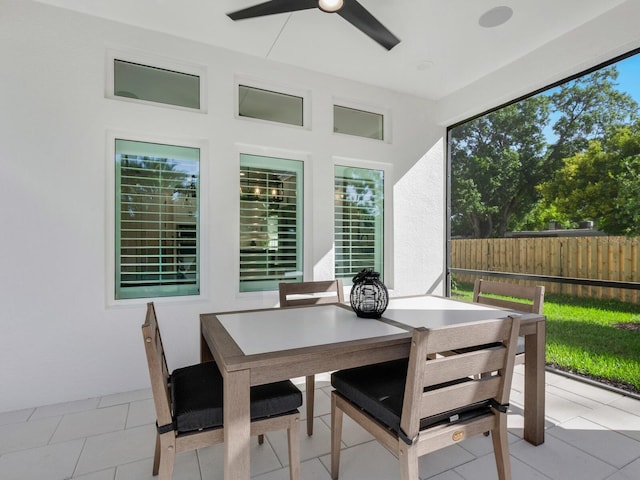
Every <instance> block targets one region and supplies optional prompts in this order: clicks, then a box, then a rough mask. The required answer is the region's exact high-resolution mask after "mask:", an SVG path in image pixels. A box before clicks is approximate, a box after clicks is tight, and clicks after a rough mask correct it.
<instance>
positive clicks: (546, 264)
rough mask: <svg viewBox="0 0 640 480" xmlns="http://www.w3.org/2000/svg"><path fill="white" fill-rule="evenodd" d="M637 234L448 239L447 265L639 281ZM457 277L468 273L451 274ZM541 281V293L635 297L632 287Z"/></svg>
mask: <svg viewBox="0 0 640 480" xmlns="http://www.w3.org/2000/svg"><path fill="white" fill-rule="evenodd" d="M639 253H640V237H634V238H627V237H543V238H536V237H533V238H479V239H456V240H451V267H452V268H460V269H470V270H489V271H495V272H513V273H520V274H534V275H549V276H557V277H574V278H580V279H591V280H614V281H623V282H640V256H639ZM454 278H455V280H456V281H457V282H473V281H474V280H475V278H476V276H474V275H468V274H460V273H456V274H455V275H454ZM516 281H517V282H518V283H523V284H525V283H528V284H531V283H538V284H539V283H543V284H544V285H545V289H546V292H547V293H564V294H568V295H576V296H587V297H598V298H615V299H619V300H622V301H626V302H638V301H639V299H640V292H639V291H638V290H637V289H623V288H606V287H595V286H586V285H572V284H568V283H567V284H565V283H557V282H553V283H551V282H548V283H545V282H530V281H525V280H516Z"/></svg>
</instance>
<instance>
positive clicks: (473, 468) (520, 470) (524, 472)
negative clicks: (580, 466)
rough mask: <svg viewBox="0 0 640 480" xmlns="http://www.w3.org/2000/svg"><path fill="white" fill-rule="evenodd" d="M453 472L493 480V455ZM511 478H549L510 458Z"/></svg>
mask: <svg viewBox="0 0 640 480" xmlns="http://www.w3.org/2000/svg"><path fill="white" fill-rule="evenodd" d="M454 471H455V472H456V473H458V474H460V476H461V477H462V478H463V479H464V480H495V479H496V478H498V472H497V470H496V460H495V457H494V456H493V453H491V454H489V455H485V456H483V457H480V458H478V459H476V460H473V461H472V462H469V463H465V464H464V465H462V466H460V467H458V468H456V469H455V470H454ZM511 476H512V478H514V479H517V480H549V477H546V476H545V475H543V474H542V473H540V472H538V471H536V470H535V469H533V468H531V467H530V466H528V465H526V464H524V463H522V462H521V461H519V460H518V459H515V458H511ZM573 478H580V477H568V478H567V480H570V479H571V480H573ZM436 479H439V477H435V478H434V479H433V480H436ZM429 480H432V479H429Z"/></svg>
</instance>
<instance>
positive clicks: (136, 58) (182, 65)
mask: <svg viewBox="0 0 640 480" xmlns="http://www.w3.org/2000/svg"><path fill="white" fill-rule="evenodd" d="M115 60H122V61H125V62H131V63H137V64H140V65H145V66H148V67H154V68H161V69H165V70H171V71H174V72H178V73H185V74H188V75H196V76H198V77H200V108H199V109H198V108H190V107H182V106H180V105H170V104H167V103H161V102H151V101H149V100H140V99H137V98H129V97H121V96H119V95H116V94H115V92H114V80H115V77H114V61H115ZM207 84H208V82H207V67H206V66H204V65H198V64H195V63H187V62H184V61H181V60H175V59H172V58H166V57H162V56H159V55H152V54H149V53H143V52H138V51H133V50H128V49H116V48H110V49H107V51H106V55H105V83H104V85H105V91H104V96H105V98H109V99H112V100H117V101H119V102H129V103H138V104H141V105H148V106H153V107H161V108H169V109H173V110H181V111H183V112H192V113H193V112H199V113H207V98H208V95H207Z"/></svg>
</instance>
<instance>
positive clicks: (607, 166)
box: [540, 122, 640, 235]
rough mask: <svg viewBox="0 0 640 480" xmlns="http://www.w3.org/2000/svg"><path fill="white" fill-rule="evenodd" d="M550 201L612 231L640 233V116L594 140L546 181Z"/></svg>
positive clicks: (572, 216)
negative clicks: (628, 124) (637, 120)
mask: <svg viewBox="0 0 640 480" xmlns="http://www.w3.org/2000/svg"><path fill="white" fill-rule="evenodd" d="M540 190H541V192H542V194H543V196H544V203H545V204H547V205H550V206H552V207H553V208H555V209H557V211H558V212H559V213H561V214H563V215H566V217H567V218H569V220H571V221H574V222H575V221H579V220H583V219H591V220H594V221H595V222H596V224H597V226H598V227H599V228H600V229H601V230H603V231H605V232H606V233H609V234H612V235H640V122H637V123H635V124H634V125H631V126H623V127H618V128H615V129H610V131H609V132H608V133H607V134H606V135H605V138H603V139H602V140H592V141H591V142H590V143H589V146H588V148H587V149H586V151H584V152H580V153H576V154H575V155H573V156H571V157H569V158H566V159H565V160H564V165H563V167H562V168H561V169H559V170H558V171H557V172H556V173H555V175H554V177H553V179H552V180H551V181H549V182H545V183H543V184H542V185H541V186H540Z"/></svg>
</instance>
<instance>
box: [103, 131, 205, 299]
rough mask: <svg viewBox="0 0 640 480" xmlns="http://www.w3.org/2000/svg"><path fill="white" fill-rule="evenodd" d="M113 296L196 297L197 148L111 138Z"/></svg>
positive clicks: (125, 297)
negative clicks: (112, 173)
mask: <svg viewBox="0 0 640 480" xmlns="http://www.w3.org/2000/svg"><path fill="white" fill-rule="evenodd" d="M115 169H116V174H115V179H116V192H115V194H116V202H115V203H116V205H115V223H116V225H115V226H116V229H115V234H116V242H115V243H116V245H115V257H116V258H115V275H116V279H115V282H116V285H115V287H116V288H115V298H116V299H127V298H150V297H165V296H179V295H198V294H199V291H200V268H199V222H198V216H199V215H198V211H199V202H198V198H199V195H198V192H199V179H200V150H199V149H198V148H194V147H184V146H176V145H163V144H158V143H148V142H139V141H134V140H124V139H116V140H115Z"/></svg>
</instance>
